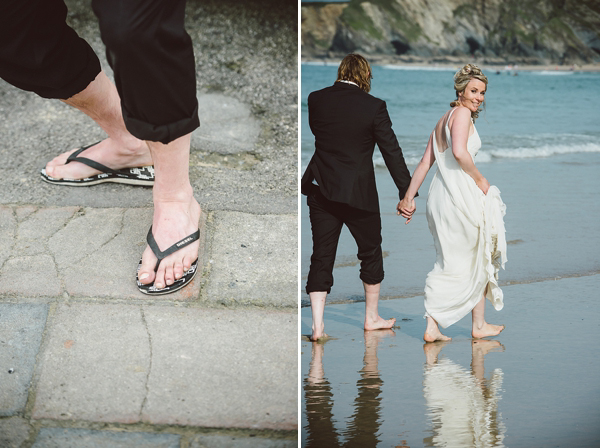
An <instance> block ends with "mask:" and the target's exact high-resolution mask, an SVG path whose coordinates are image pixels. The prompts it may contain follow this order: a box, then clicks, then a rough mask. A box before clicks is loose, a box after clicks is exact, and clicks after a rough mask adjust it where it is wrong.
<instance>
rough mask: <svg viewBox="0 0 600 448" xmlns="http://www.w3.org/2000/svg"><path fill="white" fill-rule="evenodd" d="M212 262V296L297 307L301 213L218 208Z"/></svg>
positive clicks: (223, 300)
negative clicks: (256, 213)
mask: <svg viewBox="0 0 600 448" xmlns="http://www.w3.org/2000/svg"><path fill="white" fill-rule="evenodd" d="M210 262H211V272H210V280H209V282H208V286H207V294H206V295H207V298H208V300H211V301H215V302H219V303H224V304H231V303H240V304H250V303H252V304H265V305H274V306H296V303H297V297H298V278H297V277H298V270H297V269H298V268H297V264H298V219H297V217H296V216H295V215H248V214H245V213H239V212H219V213H218V214H216V218H215V236H214V240H213V242H212V255H211V260H210Z"/></svg>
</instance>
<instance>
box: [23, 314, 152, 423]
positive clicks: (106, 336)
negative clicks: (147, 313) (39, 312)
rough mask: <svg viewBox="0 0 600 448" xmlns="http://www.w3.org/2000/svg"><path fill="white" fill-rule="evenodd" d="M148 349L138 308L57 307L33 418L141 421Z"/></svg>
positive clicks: (46, 348)
mask: <svg viewBox="0 0 600 448" xmlns="http://www.w3.org/2000/svg"><path fill="white" fill-rule="evenodd" d="M150 350H151V349H150V340H149V336H148V332H147V330H146V324H145V322H144V320H143V317H142V314H141V311H140V308H139V307H136V306H119V305H83V304H74V305H59V306H58V307H57V309H56V312H55V315H54V316H53V318H52V320H51V321H50V322H49V329H48V340H47V343H46V347H45V351H44V353H43V355H42V356H41V360H40V364H41V374H40V378H39V381H38V388H37V395H36V399H35V405H34V409H33V418H35V419H40V418H51V419H57V420H90V421H99V422H100V421H101V422H120V423H133V422H137V421H139V416H140V410H141V408H142V403H143V402H144V397H145V396H146V393H147V390H146V384H147V379H148V374H149V370H150V363H151V358H150V356H151V351H150Z"/></svg>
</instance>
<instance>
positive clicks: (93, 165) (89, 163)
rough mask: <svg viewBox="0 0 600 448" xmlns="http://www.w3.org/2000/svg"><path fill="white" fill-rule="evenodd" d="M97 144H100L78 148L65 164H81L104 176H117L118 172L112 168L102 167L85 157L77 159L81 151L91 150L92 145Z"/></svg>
mask: <svg viewBox="0 0 600 448" xmlns="http://www.w3.org/2000/svg"><path fill="white" fill-rule="evenodd" d="M98 143H100V142H96V143H92V144H91V145H88V146H84V147H83V148H79V149H78V150H77V151H75V152H74V153H72V154H71V155H70V156H69V157H67V163H69V162H79V163H83V164H84V165H87V166H89V167H90V168H94V169H95V170H98V171H102V172H103V173H106V174H118V173H119V171H118V170H113V169H112V168H109V167H107V166H106V165H102V164H101V163H99V162H96V161H95V160H92V159H88V158H87V157H77V156H78V155H79V154H81V153H82V152H83V151H85V150H86V149H88V148H91V147H92V146H94V145H97V144H98Z"/></svg>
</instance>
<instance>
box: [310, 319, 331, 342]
mask: <svg viewBox="0 0 600 448" xmlns="http://www.w3.org/2000/svg"><path fill="white" fill-rule="evenodd" d="M328 337H329V335H328V334H327V333H325V323H323V324H322V325H321V328H316V327H315V325H314V324H313V327H312V334H311V335H310V337H309V338H308V339H309V340H311V341H313V342H316V341H318V340H319V339H325V338H328Z"/></svg>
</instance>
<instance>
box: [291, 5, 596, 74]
mask: <svg viewBox="0 0 600 448" xmlns="http://www.w3.org/2000/svg"><path fill="white" fill-rule="evenodd" d="M301 7H302V25H301V26H302V55H303V56H304V57H323V56H337V55H342V54H346V53H348V52H352V51H357V52H362V53H364V54H369V55H388V56H390V57H392V56H398V57H400V58H401V59H403V60H411V58H413V59H414V58H420V57H425V58H432V59H434V60H440V61H443V60H444V59H446V60H453V59H456V58H457V57H458V58H460V57H462V56H465V55H474V56H476V57H478V58H480V59H482V60H483V61H484V62H487V63H494V62H496V63H503V62H513V63H514V62H518V63H527V64H572V63H580V64H581V63H598V62H600V0H370V1H364V0H351V1H349V2H348V3H328V4H327V3H325V4H324V3H309V2H306V3H302V6H301Z"/></svg>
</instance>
